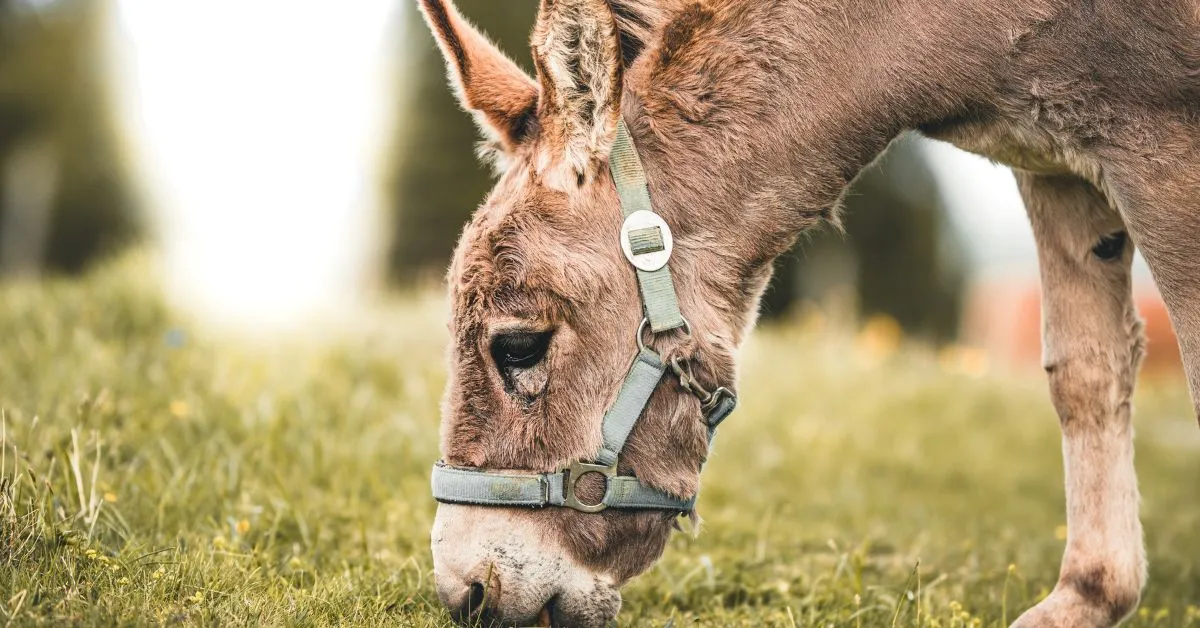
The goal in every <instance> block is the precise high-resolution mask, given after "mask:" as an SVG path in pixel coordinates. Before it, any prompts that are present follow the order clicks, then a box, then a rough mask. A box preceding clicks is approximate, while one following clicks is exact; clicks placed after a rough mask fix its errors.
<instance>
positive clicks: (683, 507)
mask: <svg viewBox="0 0 1200 628" xmlns="http://www.w3.org/2000/svg"><path fill="white" fill-rule="evenodd" d="M609 168H610V170H611V171H612V176H613V181H614V182H615V183H616V186H617V194H618V195H619V196H620V197H621V211H622V213H623V214H624V215H625V223H624V224H623V225H622V227H621V248H622V250H623V251H624V252H625V257H626V259H628V260H629V263H630V264H632V265H633V266H634V268H636V269H637V278H638V286H639V287H640V291H641V295H642V309H643V311H644V313H645V318H644V319H643V320H642V324H641V325H640V326H639V327H638V329H637V347H638V353H637V356H636V357H635V358H634V360H633V365H632V366H630V367H629V373H628V374H627V375H626V376H625V382H624V383H623V384H622V385H621V390H620V391H619V392H618V393H617V399H616V401H615V402H613V405H612V407H610V408H609V409H608V412H606V413H605V414H604V422H603V424H602V427H601V430H602V433H603V436H604V445H603V446H602V447H601V448H600V451H598V452H596V456H595V460H594V461H593V462H578V461H576V462H572V463H570V464H568V465H565V466H564V467H563V468H561V469H559V470H558V471H556V472H553V473H541V474H536V475H534V474H527V473H506V472H497V471H484V470H481V469H463V468H458V467H451V466H448V465H446V464H445V463H444V462H441V461H439V462H438V463H437V464H436V465H434V467H433V479H432V484H433V497H434V499H436V500H437V501H439V502H442V503H446V504H470V505H477V506H505V507H528V508H538V507H543V506H562V507H566V508H572V509H574V510H578V511H580V512H587V513H594V512H600V511H602V510H607V509H608V508H621V509H635V510H636V509H650V510H668V511H677V512H690V511H691V510H692V508H693V507H694V506H695V502H696V498H695V496H693V497H692V498H691V499H680V498H679V497H676V496H674V495H670V494H667V493H665V492H663V491H660V490H658V489H656V488H653V487H651V486H647V485H645V484H643V483H642V482H641V480H639V479H638V478H636V477H634V476H628V475H617V458H618V457H619V456H620V454H621V450H622V449H624V448H625V441H626V440H627V439H628V438H629V433H630V432H632V431H633V425H634V423H636V422H637V420H638V419H639V418H640V417H641V416H642V412H644V411H645V409H646V404H647V403H648V402H649V401H650V396H651V395H652V394H653V393H654V390H655V389H656V388H658V385H659V383H660V382H661V381H662V378H663V375H665V374H666V373H667V371H668V370H669V371H671V372H672V373H673V374H674V375H675V376H676V377H677V378H678V379H679V384H680V386H681V387H682V388H683V389H684V390H685V391H687V392H689V393H691V394H693V395H695V396H696V397H697V398H698V399H699V400H700V405H701V410H702V412H703V414H704V421H705V423H706V424H707V426H708V440H709V443H711V442H712V438H713V435H714V434H715V433H716V429H717V426H718V425H720V424H721V422H722V421H724V420H725V418H726V417H728V416H729V414H730V413H731V412H733V409H734V407H735V406H736V405H737V397H736V396H735V395H734V394H733V392H732V391H731V390H730V389H728V388H725V387H720V388H717V389H716V390H712V391H709V390H706V389H704V388H703V387H701V386H700V385H699V384H698V383H697V382H696V379H695V378H694V377H693V376H692V371H691V367H690V365H689V364H688V363H687V362H685V361H683V360H681V359H679V358H677V357H676V358H673V359H671V360H670V361H669V362H664V361H663V359H662V356H660V355H659V354H658V353H657V352H656V351H654V350H653V349H651V348H649V347H647V346H646V344H645V342H644V336H645V334H646V331H647V327H648V328H649V331H650V333H651V335H652V336H657V335H658V334H661V333H665V332H668V331H671V330H675V329H682V330H683V332H684V333H685V334H688V335H690V334H691V328H690V326H689V325H688V322H687V320H686V319H684V317H683V314H682V313H681V312H680V311H679V299H678V298H677V297H676V295H675V284H674V282H673V281H672V280H671V271H670V269H669V268H668V267H667V261H668V260H670V258H671V252H672V250H673V249H674V240H673V238H672V236H671V229H670V227H668V226H667V223H666V221H664V220H663V219H662V217H661V216H659V215H658V214H656V213H654V207H653V205H652V204H651V202H650V192H649V189H648V188H647V186H646V173H645V171H644V170H643V169H642V162H641V159H640V158H639V157H638V153H637V148H636V147H635V146H634V145H633V138H632V137H631V136H630V135H629V130H628V129H627V128H626V127H625V122H624V121H623V120H622V121H619V122H618V124H617V137H616V141H615V142H614V144H613V150H612V155H611V156H610V158H609ZM589 473H598V474H600V475H602V476H604V478H605V482H606V486H605V490H604V498H603V499H602V500H601V501H600V502H598V503H594V504H592V503H586V502H584V501H582V500H580V499H579V496H578V495H577V494H576V492H575V487H576V485H577V484H578V482H579V479H580V478H582V477H583V476H584V475H587V474H589Z"/></svg>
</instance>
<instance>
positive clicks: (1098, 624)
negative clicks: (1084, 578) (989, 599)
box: [1012, 586, 1137, 628]
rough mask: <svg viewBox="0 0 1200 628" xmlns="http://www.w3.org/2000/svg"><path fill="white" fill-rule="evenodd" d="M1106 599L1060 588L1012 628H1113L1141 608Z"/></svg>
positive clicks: (1132, 604) (1128, 603)
mask: <svg viewBox="0 0 1200 628" xmlns="http://www.w3.org/2000/svg"><path fill="white" fill-rule="evenodd" d="M1136 600H1137V598H1136V597H1135V598H1133V601H1132V602H1128V601H1124V600H1117V599H1108V598H1107V597H1105V596H1100V595H1095V596H1091V597H1088V596H1084V595H1081V594H1080V593H1078V592H1077V591H1075V589H1073V588H1064V587H1062V586H1060V587H1059V588H1057V589H1055V590H1054V592H1053V593H1051V594H1050V596H1049V597H1047V598H1046V599H1044V600H1042V601H1041V603H1039V604H1038V605H1037V606H1035V607H1033V608H1031V609H1029V610H1028V611H1025V613H1024V614H1023V615H1021V616H1020V617H1018V618H1017V621H1015V622H1013V624H1012V628H1111V627H1113V626H1116V625H1117V624H1119V623H1121V620H1122V619H1124V618H1125V616H1126V615H1128V614H1129V613H1131V612H1133V609H1134V608H1136V606H1137V601H1136Z"/></svg>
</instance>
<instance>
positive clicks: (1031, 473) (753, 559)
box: [0, 258, 1200, 627]
mask: <svg viewBox="0 0 1200 628" xmlns="http://www.w3.org/2000/svg"><path fill="white" fill-rule="evenodd" d="M138 266H139V263H138V262H137V258H132V260H125V261H123V262H122V263H119V264H116V265H114V266H112V267H110V268H107V269H105V270H102V271H100V272H98V273H96V274H95V275H94V276H92V277H90V278H89V279H88V280H87V281H85V282H65V281H62V282H51V283H48V284H41V285H13V286H8V287H0V408H3V430H4V431H3V453H2V455H0V467H2V469H3V472H2V475H0V612H2V614H3V617H2V618H0V623H12V624H15V625H20V624H26V623H36V622H45V623H62V622H71V623H86V624H111V623H122V624H126V623H135V624H143V623H177V622H178V623H185V624H269V625H281V624H303V625H327V624H370V625H404V626H440V625H443V624H444V623H445V622H446V617H445V616H444V615H443V614H442V612H441V610H440V608H439V606H438V603H437V598H436V595H435V594H434V591H433V587H432V584H431V561H430V557H429V550H428V530H429V526H430V521H431V518H432V516H433V511H434V504H433V503H432V501H431V500H430V498H429V495H428V469H429V465H430V463H431V462H432V461H433V460H434V459H435V458H436V456H437V443H436V441H437V420H438V418H437V414H438V412H437V405H438V398H439V396H440V394H441V389H442V383H443V378H444V376H443V372H442V359H441V350H442V345H443V343H444V340H445V338H444V336H445V331H444V329H445V327H444V324H443V320H442V305H441V303H440V300H439V299H437V298H434V297H413V298H410V299H406V300H401V299H397V300H396V302H395V303H393V304H391V305H388V306H386V307H383V308H382V311H380V312H377V313H374V314H372V315H370V316H365V317H364V318H363V321H362V322H361V324H359V325H357V326H355V331H354V332H353V333H349V332H347V333H342V334H341V335H340V336H339V338H338V339H337V340H332V341H329V340H323V341H316V340H305V339H296V340H294V341H292V342H289V343H287V344H286V346H283V347H280V346H274V347H271V346H267V345H256V346H253V347H251V346H249V345H247V344H245V343H235V342H231V341H228V340H226V341H218V340H214V339H212V338H209V337H207V336H205V335H204V334H201V333H198V332H196V331H195V330H193V329H192V328H191V327H190V326H189V325H188V324H187V323H185V322H183V321H182V319H180V318H178V317H177V316H175V315H173V314H171V313H170V312H168V311H167V310H166V309H165V308H164V307H163V306H162V305H161V304H160V303H159V301H158V300H157V298H156V297H155V296H154V295H155V293H156V291H155V288H154V284H153V282H152V281H151V280H150V279H148V278H147V276H146V275H145V273H143V272H141V271H139V270H138ZM877 327H878V328H876V329H874V331H869V332H868V333H866V334H859V335H858V336H857V337H856V336H855V334H853V333H847V332H845V331H838V330H834V329H831V328H830V326H828V325H821V324H820V320H819V319H817V318H808V319H806V320H805V322H803V323H801V322H797V323H796V324H793V325H790V326H784V327H779V328H771V329H764V330H761V331H760V332H759V333H758V334H757V335H756V337H755V339H754V340H753V341H752V342H751V344H750V346H749V347H748V349H747V351H746V354H745V362H744V366H743V369H742V374H741V393H742V399H743V400H744V405H743V406H742V408H741V409H740V410H739V411H738V413H737V414H735V415H734V417H733V418H731V419H730V421H729V422H728V423H726V427H725V428H724V429H723V432H722V434H721V435H720V436H719V438H718V443H717V450H716V453H715V454H714V457H713V460H712V462H711V464H710V465H709V467H708V469H707V470H706V472H705V479H704V492H703V495H702V497H701V501H700V511H701V514H702V515H703V517H704V519H705V524H704V526H703V527H702V529H701V532H700V534H699V535H698V536H696V537H695V538H693V537H690V536H685V535H677V536H676V538H675V539H674V541H673V542H672V543H671V547H670V548H669V549H668V551H667V554H666V557H665V559H664V560H663V561H662V563H661V564H660V566H658V567H657V568H655V569H653V570H651V571H650V572H649V573H647V574H646V575H644V576H643V577H641V578H639V579H638V580H636V581H635V582H634V583H633V584H632V585H631V586H630V587H628V588H627V590H626V595H625V605H624V608H623V610H622V612H621V615H620V617H619V620H620V623H621V625H639V626H640V625H648V626H668V625H669V626H681V625H684V624H692V623H699V624H703V625H746V626H750V625H753V626H758V625H776V626H792V625H795V626H892V625H897V626H942V627H950V626H999V625H1003V624H1004V622H1005V621H1006V620H1009V621H1011V620H1012V619H1013V618H1015V617H1016V615H1017V614H1019V613H1020V612H1021V610H1023V609H1025V608H1026V607H1027V606H1029V605H1030V604H1032V603H1034V602H1035V601H1036V600H1038V599H1039V596H1041V595H1044V594H1045V593H1046V591H1047V590H1048V589H1049V588H1050V587H1052V586H1053V584H1054V578H1055V575H1056V573H1057V565H1058V560H1059V556H1060V552H1061V550H1062V547H1063V540H1062V539H1063V534H1064V531H1065V530H1064V529H1063V528H1062V524H1063V514H1062V513H1063V506H1062V500H1063V489H1062V468H1061V462H1060V453H1059V437H1058V427H1057V420H1056V418H1055V416H1054V415H1053V412H1052V410H1051V408H1050V405H1049V402H1048V399H1047V395H1046V393H1045V386H1044V383H1043V381H1042V378H1041V377H1040V376H1039V374H1038V373H1036V372H1030V373H1028V374H1027V375H1024V376H1021V375H1007V376H1000V375H987V374H984V375H982V376H979V374H978V373H975V374H970V373H969V372H971V371H978V370H979V366H980V365H979V364H977V363H974V362H976V361H973V360H969V359H968V360H954V359H946V357H947V356H942V358H943V359H939V356H937V355H933V354H932V352H929V351H925V350H922V349H921V348H919V347H901V348H900V349H899V350H898V351H894V352H893V351H892V350H891V340H892V338H891V337H890V336H889V334H888V333H887V329H886V326H882V327H880V326H877ZM950 357H953V356H950ZM968 357H970V356H968ZM1138 406H1139V408H1138V417H1137V423H1138V426H1139V434H1138V453H1137V455H1138V467H1139V470H1140V473H1141V479H1142V487H1143V494H1144V502H1143V515H1144V520H1145V523H1146V535H1147V543H1148V547H1149V554H1150V557H1151V561H1152V563H1151V578H1150V585H1149V588H1148V589H1147V592H1146V595H1145V598H1144V603H1143V607H1142V610H1141V611H1140V612H1139V614H1138V615H1137V616H1135V618H1134V619H1133V620H1132V621H1131V622H1130V625H1133V626H1189V625H1195V626H1200V610H1198V609H1197V608H1196V607H1194V606H1192V604H1195V603H1200V534H1197V530H1198V529H1200V499H1198V498H1200V494H1198V492H1197V486H1200V429H1197V428H1196V426H1195V424H1194V422H1193V419H1192V413H1191V409H1190V407H1189V403H1188V401H1187V400H1186V397H1185V394H1184V391H1183V389H1182V388H1181V386H1180V385H1179V384H1172V383H1160V384H1157V385H1151V386H1145V385H1144V386H1143V387H1142V392H1141V393H1140V395H1139V403H1138Z"/></svg>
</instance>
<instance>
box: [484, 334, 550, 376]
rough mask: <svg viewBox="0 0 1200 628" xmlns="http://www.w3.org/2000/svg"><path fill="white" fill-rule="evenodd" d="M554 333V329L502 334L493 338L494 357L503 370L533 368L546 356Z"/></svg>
mask: <svg viewBox="0 0 1200 628" xmlns="http://www.w3.org/2000/svg"><path fill="white" fill-rule="evenodd" d="M553 335H554V332H552V331H544V332H524V331H522V332H513V333H508V334H501V335H499V336H496V337H495V338H494V339H493V340H492V359H493V360H495V361H496V366H497V367H499V368H500V370H501V371H505V370H507V369H527V368H531V367H533V366H536V365H537V364H538V363H539V362H541V361H542V359H543V358H545V357H546V351H547V350H548V349H549V348H550V337H551V336H553Z"/></svg>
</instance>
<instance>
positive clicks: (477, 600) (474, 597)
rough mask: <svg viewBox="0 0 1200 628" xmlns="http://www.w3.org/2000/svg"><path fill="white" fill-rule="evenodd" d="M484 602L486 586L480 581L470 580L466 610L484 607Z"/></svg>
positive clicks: (470, 610)
mask: <svg viewBox="0 0 1200 628" xmlns="http://www.w3.org/2000/svg"><path fill="white" fill-rule="evenodd" d="M485 602H487V587H486V586H484V584H482V582H472V584H470V593H468V594H467V612H474V611H476V610H479V609H481V608H484V603H485Z"/></svg>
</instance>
